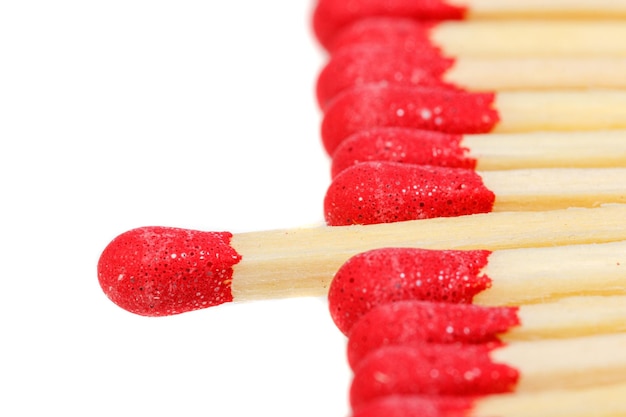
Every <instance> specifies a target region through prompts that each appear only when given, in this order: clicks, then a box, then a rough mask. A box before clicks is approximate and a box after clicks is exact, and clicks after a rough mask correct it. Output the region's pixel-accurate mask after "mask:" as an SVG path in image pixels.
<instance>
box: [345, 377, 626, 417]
mask: <svg viewBox="0 0 626 417" xmlns="http://www.w3.org/2000/svg"><path fill="white" fill-rule="evenodd" d="M624 398H626V384H612V385H601V386H597V387H593V388H585V389H576V390H563V389H554V390H546V391H541V392H523V393H509V394H495V395H488V396H478V397H476V396H472V397H460V396H454V397H453V396H425V395H390V396H385V397H382V398H379V399H376V400H373V401H370V402H368V403H367V404H365V405H364V406H362V407H358V408H357V409H356V410H354V412H353V413H352V415H351V417H381V416H388V417H415V416H422V417H451V416H454V417H492V416H501V417H537V416H553V417H556V416H562V417H565V416H566V417H615V416H622V415H626V401H624Z"/></svg>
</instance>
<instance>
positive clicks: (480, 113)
mask: <svg viewBox="0 0 626 417" xmlns="http://www.w3.org/2000/svg"><path fill="white" fill-rule="evenodd" d="M494 100H495V93H477V92H472V93H470V92H464V91H456V90H451V89H442V88H440V89H437V88H422V87H405V86H387V85H384V84H368V85H365V86H361V87H355V88H351V89H348V90H345V91H344V92H342V93H340V94H339V95H337V96H335V98H334V99H333V100H332V101H331V102H330V103H329V104H328V106H327V107H326V109H325V113H324V117H323V119H322V125H321V137H322V143H323V145H324V148H325V149H326V152H327V153H328V154H329V155H332V154H333V153H334V151H335V150H336V149H337V147H338V146H339V144H340V143H341V142H342V141H344V140H345V139H346V138H348V137H349V136H350V135H352V134H354V133H356V132H358V131H360V130H366V129H371V128H374V127H410V128H414V129H424V130H434V131H438V132H446V133H458V134H468V133H489V132H491V131H492V130H493V128H494V127H495V126H496V124H497V123H498V122H499V121H500V115H499V113H498V110H497V109H495V108H494Z"/></svg>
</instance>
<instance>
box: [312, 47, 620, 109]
mask: <svg viewBox="0 0 626 417" xmlns="http://www.w3.org/2000/svg"><path fill="white" fill-rule="evenodd" d="M625 42H626V41H625ZM624 73H626V58H624V57H618V58H615V57H610V58H609V57H592V58H589V57H585V58H571V57H565V58H563V57H561V58H554V57H552V56H550V57H541V58H536V57H525V58H519V57H507V58H475V57H463V56H459V57H456V58H449V57H443V56H440V55H437V54H419V53H416V52H415V51H412V50H409V51H407V50H406V49H405V48H401V47H394V46H388V45H384V46H383V45H366V46H361V47H359V46H356V47H346V48H343V49H340V50H339V51H338V52H337V53H335V54H333V55H332V56H331V57H330V60H329V61H328V62H327V63H326V65H325V66H324V68H323V69H322V71H321V72H320V74H319V76H318V79H317V85H316V95H317V101H318V104H319V106H320V108H322V109H323V108H325V107H326V105H327V104H328V103H329V102H330V101H331V100H332V99H333V98H334V97H335V96H337V95H338V94H339V93H341V92H342V91H345V90H347V89H350V88H352V87H358V86H361V85H365V84H376V83H384V84H386V85H398V86H406V87H417V86H424V87H433V86H434V87H448V88H457V89H462V90H467V91H501V90H524V89H526V90H538V89H568V88H583V89H588V88H624V87H626V77H624Z"/></svg>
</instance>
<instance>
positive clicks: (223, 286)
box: [98, 227, 241, 316]
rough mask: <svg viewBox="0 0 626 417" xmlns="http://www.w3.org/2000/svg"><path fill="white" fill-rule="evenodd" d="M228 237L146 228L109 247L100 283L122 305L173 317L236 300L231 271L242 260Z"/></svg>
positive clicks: (137, 311)
mask: <svg viewBox="0 0 626 417" xmlns="http://www.w3.org/2000/svg"><path fill="white" fill-rule="evenodd" d="M231 237H232V234H231V233H229V232H200V231H195V230H187V229H179V228H171V227H142V228H137V229H133V230H130V231H128V232H125V233H123V234H121V235H119V236H118V237H116V238H115V239H113V241H111V243H109V245H108V246H107V247H106V248H105V249H104V251H103V252H102V255H101V256H100V260H99V262H98V281H99V282H100V286H101V287H102V289H103V291H104V292H105V294H106V295H107V296H108V297H109V299H111V301H113V302H114V303H115V304H117V305H118V306H120V307H122V308H123V309H125V310H128V311H130V312H132V313H135V314H139V315H143V316H168V315H173V314H179V313H184V312H187V311H192V310H198V309H202V308H207V307H211V306H215V305H218V304H222V303H225V302H229V301H232V299H233V297H232V293H231V282H232V273H233V271H232V266H233V265H234V264H236V263H237V262H239V260H240V259H241V257H240V255H239V254H238V253H237V252H236V251H235V250H234V249H233V248H232V247H231V246H230V238H231Z"/></svg>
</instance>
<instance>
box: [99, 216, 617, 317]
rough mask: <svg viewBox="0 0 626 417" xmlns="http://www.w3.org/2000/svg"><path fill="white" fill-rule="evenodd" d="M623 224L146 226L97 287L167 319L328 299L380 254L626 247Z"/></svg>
mask: <svg viewBox="0 0 626 417" xmlns="http://www.w3.org/2000/svg"><path fill="white" fill-rule="evenodd" d="M625 218H626V205H619V204H618V205H606V206H601V207H597V208H593V209H568V210H553V211H547V212H502V213H489V214H478V215H471V216H460V217H454V218H437V219H429V220H419V221H411V222H399V223H389V224H379V225H370V226H345V227H316V228H304V229H294V230H276V231H265V232H248V233H239V234H232V233H229V232H219V233H218V232H201V231H192V230H183V229H177V228H167V227H146V228H138V229H134V230H131V231H128V232H126V233H123V234H121V235H120V236H118V237H117V238H115V239H113V241H112V242H111V243H110V244H109V245H107V247H106V248H105V249H104V251H103V253H102V255H101V257H100V260H99V262H98V279H99V282H100V285H101V286H102V289H103V290H104V292H105V293H106V294H107V295H108V297H109V298H110V299H111V300H112V301H113V302H115V303H117V304H118V305H120V306H121V307H123V308H125V309H127V310H129V311H131V312H134V313H137V314H142V315H148V316H163V315H168V314H177V313H183V312H186V311H191V310H197V309H201V308H207V307H211V306H215V305H219V304H221V303H225V302H229V301H246V300H258V299H267V298H281V297H296V296H324V295H326V294H327V291H328V287H329V285H330V283H331V281H332V280H333V276H334V275H335V273H336V272H337V270H338V269H339V268H340V267H341V266H342V264H343V263H344V262H346V261H347V260H348V259H349V258H350V257H352V256H353V255H356V254H357V253H360V252H364V251H367V250H371V249H374V248H383V247H390V246H400V247H416V248H432V249H469V248H474V249H476V248H481V249H490V250H496V249H504V248H522V247H537V246H554V245H566V244H570V245H574V244H583V243H592V242H612V241H620V240H625V239H626V222H624V219H625ZM559 265H560V264H559Z"/></svg>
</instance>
